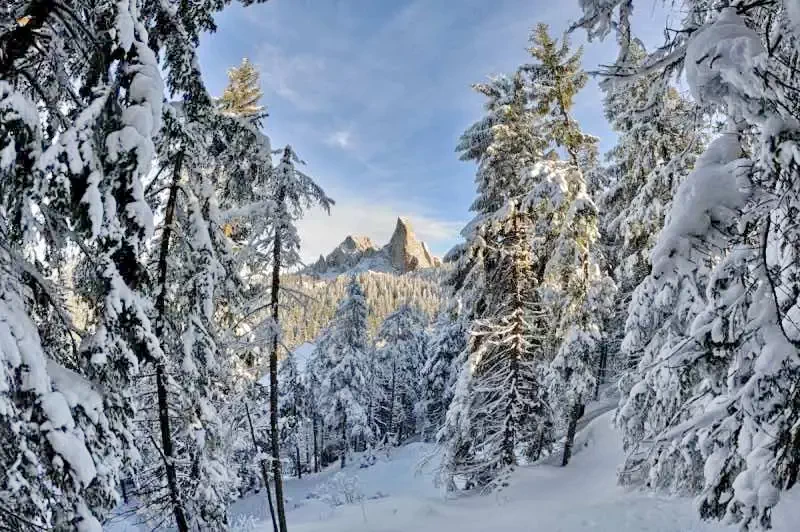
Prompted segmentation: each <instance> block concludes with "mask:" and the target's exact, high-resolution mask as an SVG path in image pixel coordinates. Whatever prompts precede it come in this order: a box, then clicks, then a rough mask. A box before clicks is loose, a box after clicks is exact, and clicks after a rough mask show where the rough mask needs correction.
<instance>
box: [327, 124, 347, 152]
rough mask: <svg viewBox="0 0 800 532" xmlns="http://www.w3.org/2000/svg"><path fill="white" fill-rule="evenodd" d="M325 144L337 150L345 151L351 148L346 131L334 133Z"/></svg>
mask: <svg viewBox="0 0 800 532" xmlns="http://www.w3.org/2000/svg"><path fill="white" fill-rule="evenodd" d="M325 142H326V143H327V144H330V145H332V146H338V147H339V148H341V149H343V150H346V149H348V148H350V147H351V146H352V139H351V134H350V131H348V130H346V129H342V130H339V131H334V132H333V133H332V134H331V135H330V136H329V137H328V138H327V139H326V141H325Z"/></svg>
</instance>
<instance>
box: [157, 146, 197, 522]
mask: <svg viewBox="0 0 800 532" xmlns="http://www.w3.org/2000/svg"><path fill="white" fill-rule="evenodd" d="M182 165H183V152H180V153H178V155H177V156H176V158H175V168H174V170H173V174H172V183H171V184H170V188H169V199H168V200H167V211H166V213H165V216H164V230H163V232H162V233H161V249H160V250H159V256H158V286H159V292H158V297H157V298H156V304H155V310H156V316H157V319H156V328H155V335H156V338H158V341H159V342H161V340H162V336H163V334H164V320H165V317H164V313H165V310H166V305H167V258H168V256H169V243H170V239H171V238H172V231H173V228H172V224H173V222H174V221H175V203H176V201H177V196H178V179H179V177H180V173H181V167H182ZM161 343H162V345H163V342H161ZM165 364H166V361H165V360H163V359H162V360H160V361H158V362H157V363H156V392H157V396H158V423H159V426H160V429H161V446H162V449H161V450H162V453H163V455H164V472H165V474H166V476H167V488H168V490H169V498H170V502H171V503H172V513H173V514H174V515H175V526H176V527H177V528H178V532H189V523H188V520H187V518H186V510H185V509H184V507H183V500H182V498H181V494H180V491H179V487H178V475H177V472H176V471H175V449H174V447H173V445H172V429H171V428H170V419H169V402H168V400H167V382H166V367H165Z"/></svg>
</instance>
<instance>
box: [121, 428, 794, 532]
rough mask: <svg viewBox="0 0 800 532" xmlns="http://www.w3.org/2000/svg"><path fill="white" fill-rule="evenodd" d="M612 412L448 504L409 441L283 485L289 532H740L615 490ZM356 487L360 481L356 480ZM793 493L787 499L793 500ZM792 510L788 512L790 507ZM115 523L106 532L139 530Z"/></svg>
mask: <svg viewBox="0 0 800 532" xmlns="http://www.w3.org/2000/svg"><path fill="white" fill-rule="evenodd" d="M611 415H612V414H610V413H606V414H604V415H602V416H600V417H598V418H597V419H595V420H593V421H592V422H591V423H589V425H588V426H587V427H586V428H585V429H584V430H583V431H582V432H581V433H580V434H579V435H578V437H577V438H576V441H577V442H578V443H579V448H578V450H577V454H576V456H575V458H574V459H573V461H572V462H571V463H570V465H569V466H568V467H566V468H561V467H557V466H553V465H547V464H544V465H538V466H531V467H523V468H520V469H519V470H518V471H517V472H516V473H515V474H514V475H513V476H512V479H511V483H510V484H511V485H510V486H509V487H508V488H506V489H504V490H502V491H500V492H497V493H495V494H492V495H488V496H481V495H465V496H461V497H458V498H455V499H445V498H444V497H443V496H442V493H441V492H440V491H439V490H438V489H437V488H436V487H435V486H434V484H433V477H434V473H435V471H434V469H435V467H436V460H435V459H434V460H431V461H430V462H429V463H428V465H427V466H426V467H421V466H420V462H421V460H422V459H423V458H425V457H428V456H430V455H431V453H433V452H435V449H434V447H433V446H432V445H430V444H425V443H411V444H408V445H405V446H403V447H400V448H397V449H393V450H392V451H391V456H390V457H388V458H387V457H385V455H384V456H382V457H381V458H379V460H378V462H377V463H376V464H375V465H373V466H371V467H368V468H359V467H358V461H357V460H356V461H354V462H353V466H351V467H348V468H346V469H345V470H344V471H343V472H342V471H341V470H340V469H339V467H338V465H334V466H331V467H330V468H329V469H328V470H326V471H324V472H322V473H319V474H316V475H309V476H305V477H304V478H303V479H300V480H298V479H290V480H288V481H287V482H286V490H287V496H288V497H287V509H288V520H289V527H290V529H291V530H292V531H293V532H406V531H407V532H411V531H413V532H450V531H458V532H485V531H487V530H494V531H498V532H521V531H531V532H556V531H559V532H573V531H583V530H594V531H598V532H644V531H650V532H704V531H708V532H711V531H734V530H737V529H736V527H730V526H724V525H720V524H717V523H704V522H701V521H700V520H699V519H698V517H697V514H696V510H695V509H694V507H693V504H692V501H691V500H689V499H681V498H666V497H658V496H651V495H648V494H643V493H640V492H635V491H630V490H626V489H624V488H622V487H620V486H618V485H617V483H616V482H615V478H616V474H615V473H616V468H617V467H618V466H619V464H620V463H622V461H623V459H624V456H623V453H622V451H621V442H620V439H619V434H618V433H617V432H616V431H615V430H613V429H612V427H611ZM353 479H355V480H353ZM348 483H349V484H350V486H351V488H350V489H351V490H352V492H353V493H354V494H356V497H357V498H358V497H360V498H361V501H360V502H359V501H356V502H352V503H350V504H342V505H339V506H336V505H335V503H334V502H333V501H326V500H325V499H326V495H328V494H329V493H330V492H331V491H334V492H336V491H338V492H339V493H338V495H339V496H341V497H342V498H343V496H342V495H341V491H343V490H342V486H344V485H347V484H348ZM796 495H797V494H795V493H790V494H789V497H793V496H795V498H796V499H797V500H798V502H800V497H796ZM787 503H788V504H786V505H783V506H782V507H781V508H780V511H778V512H776V516H775V530H776V531H777V532H789V531H791V530H795V528H794V527H793V526H792V523H796V522H797V519H800V511H798V507H797V505H796V504H795V505H792V504H791V503H790V502H789V501H787ZM791 506H794V508H793V509H792V510H791V511H789V508H790V507H791ZM231 514H232V516H233V521H234V523H235V524H237V525H238V526H239V527H240V530H243V531H246V530H247V531H253V532H262V531H263V532H268V531H270V530H272V525H271V523H270V522H269V513H268V509H267V507H266V501H265V499H264V497H263V496H261V495H258V494H257V495H253V496H250V497H248V498H246V499H243V500H241V501H239V502H237V503H235V504H234V505H233V506H232V508H231ZM248 527H249V528H248ZM140 530H142V531H143V530H144V529H139V528H136V527H133V526H124V525H122V524H117V525H115V526H113V527H109V528H107V531H108V532H140Z"/></svg>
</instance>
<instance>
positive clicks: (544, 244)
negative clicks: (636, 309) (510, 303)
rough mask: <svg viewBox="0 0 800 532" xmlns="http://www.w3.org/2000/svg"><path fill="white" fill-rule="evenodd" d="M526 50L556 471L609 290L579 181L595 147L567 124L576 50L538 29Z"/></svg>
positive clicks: (587, 390)
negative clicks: (539, 152) (557, 427)
mask: <svg viewBox="0 0 800 532" xmlns="http://www.w3.org/2000/svg"><path fill="white" fill-rule="evenodd" d="M531 42H532V47H531V48H530V49H529V52H530V54H531V56H532V57H533V58H534V59H535V60H536V62H534V63H532V64H527V65H524V66H523V67H522V70H523V71H524V72H525V73H526V74H527V75H528V76H530V83H531V86H532V91H531V98H532V102H533V105H534V108H535V109H536V112H537V113H538V114H539V115H541V116H542V118H543V124H542V127H543V131H545V134H544V136H545V138H547V139H548V143H549V149H550V150H551V151H550V152H549V157H547V158H548V160H547V161H544V162H542V163H540V164H538V165H537V166H535V167H534V169H533V171H532V172H531V176H532V177H534V176H535V177H534V180H533V182H534V183H535V184H534V185H533V189H532V191H531V193H530V194H529V196H528V202H529V208H530V209H532V210H533V212H535V213H536V214H537V222H538V223H537V224H536V230H535V232H534V233H533V239H532V243H533V245H534V254H535V256H536V263H537V264H538V265H539V268H541V266H542V265H543V269H537V271H538V272H539V275H538V283H539V284H538V287H537V293H538V297H539V298H540V300H541V304H542V307H543V309H545V311H546V313H547V314H548V321H549V326H548V327H549V331H550V332H549V334H550V337H549V339H548V340H547V342H546V344H547V345H548V347H549V349H550V350H551V352H552V354H553V355H554V358H553V359H552V362H551V365H550V370H551V371H550V374H549V376H548V381H549V384H550V392H551V398H550V403H551V407H552V410H553V411H554V412H557V413H559V414H560V416H559V417H561V418H562V419H563V420H565V421H566V427H567V429H566V440H565V444H564V451H563V457H562V465H567V463H568V461H569V457H570V452H571V447H572V442H573V439H574V437H575V427H576V424H577V421H578V418H579V417H580V416H582V414H583V409H584V405H585V404H586V403H587V402H588V401H589V400H590V399H591V398H593V395H594V392H595V389H596V386H597V372H598V369H599V368H598V365H599V364H598V362H599V357H598V355H599V351H600V343H601V341H602V335H603V333H604V331H603V315H604V314H603V312H604V309H605V308H607V307H608V303H609V299H610V297H611V294H612V293H613V291H614V286H613V283H612V282H611V280H610V279H609V278H608V276H607V275H605V273H604V272H603V271H602V270H601V268H602V267H603V266H604V265H603V264H602V257H601V254H600V253H599V252H598V249H597V248H598V246H597V239H598V228H597V221H598V220H597V218H598V215H597V208H596V206H595V204H594V202H593V201H592V199H591V195H592V194H591V191H589V190H588V188H587V182H586V177H585V172H587V171H591V170H592V168H593V166H594V159H595V154H596V151H597V146H596V145H597V139H596V138H595V137H593V136H591V135H588V134H586V133H584V132H583V131H582V130H581V128H580V125H579V124H578V123H577V121H576V120H575V119H574V118H573V117H572V107H573V104H574V98H575V95H576V94H577V93H578V92H579V91H580V90H581V89H582V88H583V87H584V86H585V85H586V82H587V75H586V73H585V72H584V71H583V70H582V69H581V66H580V62H581V55H582V49H578V50H577V51H576V52H574V53H573V52H572V51H571V50H570V43H569V40H568V39H567V38H566V36H565V37H564V38H562V40H561V42H560V43H559V42H558V40H556V39H553V38H551V37H550V36H549V34H548V28H547V26H546V25H544V24H539V25H537V27H536V28H535V29H534V31H533V34H532V36H531ZM556 148H560V149H563V150H564V151H566V152H567V154H568V157H569V160H568V161H567V162H560V161H555V160H553V159H554V154H555V152H554V151H552V150H555V149H556Z"/></svg>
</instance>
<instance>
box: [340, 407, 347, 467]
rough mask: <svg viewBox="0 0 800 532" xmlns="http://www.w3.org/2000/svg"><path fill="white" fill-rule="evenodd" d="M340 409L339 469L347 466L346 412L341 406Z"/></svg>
mask: <svg viewBox="0 0 800 532" xmlns="http://www.w3.org/2000/svg"><path fill="white" fill-rule="evenodd" d="M341 409H342V456H341V467H342V469H344V467H345V466H346V465H347V411H346V410H345V409H344V405H342V406H341Z"/></svg>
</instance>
